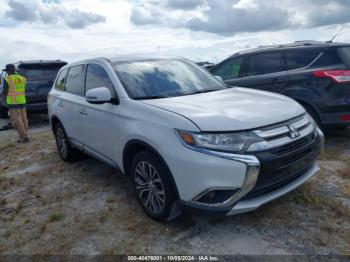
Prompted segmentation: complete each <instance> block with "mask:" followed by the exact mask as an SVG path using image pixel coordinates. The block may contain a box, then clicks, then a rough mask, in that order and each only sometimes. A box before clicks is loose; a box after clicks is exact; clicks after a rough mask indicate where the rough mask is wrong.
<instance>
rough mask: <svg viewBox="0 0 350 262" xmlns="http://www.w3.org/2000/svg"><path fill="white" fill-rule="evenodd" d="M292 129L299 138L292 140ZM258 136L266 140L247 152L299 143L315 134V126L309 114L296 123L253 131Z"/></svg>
mask: <svg viewBox="0 0 350 262" xmlns="http://www.w3.org/2000/svg"><path fill="white" fill-rule="evenodd" d="M291 128H294V130H296V131H297V132H298V134H299V136H298V137H296V138H294V139H292V138H291V137H290V132H291ZM252 132H253V133H254V134H256V135H257V136H259V137H261V138H263V139H264V141H261V142H258V143H254V144H252V145H250V146H249V147H248V149H247V152H255V151H263V150H269V149H272V148H275V147H279V146H283V145H285V144H288V143H291V142H295V141H298V140H299V139H302V138H304V137H306V136H307V135H309V134H311V133H312V132H315V124H314V123H313V122H312V120H311V119H310V118H309V116H308V115H307V114H304V115H303V116H301V117H300V118H297V119H295V120H294V121H291V122H287V123H283V124H281V126H274V127H270V128H264V129H261V130H253V131H252Z"/></svg>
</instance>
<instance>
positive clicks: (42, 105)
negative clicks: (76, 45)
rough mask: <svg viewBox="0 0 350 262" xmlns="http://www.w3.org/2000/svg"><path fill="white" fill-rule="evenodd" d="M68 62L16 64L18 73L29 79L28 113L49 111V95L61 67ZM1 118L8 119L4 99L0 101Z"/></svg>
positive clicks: (39, 61) (41, 61) (27, 94)
mask: <svg viewBox="0 0 350 262" xmlns="http://www.w3.org/2000/svg"><path fill="white" fill-rule="evenodd" d="M66 64H67V62H64V61H61V60H36V61H20V62H17V63H15V66H16V70H17V72H18V73H19V74H20V75H22V76H24V77H26V78H27V86H26V98H27V109H28V111H45V110H47V94H48V93H49V91H50V90H51V87H52V84H53V81H54V80H55V78H56V75H57V73H58V71H59V70H60V69H61V67H63V66H65V65H66ZM0 101H1V104H0V117H7V108H6V104H5V103H4V99H3V98H2V97H1V99H0Z"/></svg>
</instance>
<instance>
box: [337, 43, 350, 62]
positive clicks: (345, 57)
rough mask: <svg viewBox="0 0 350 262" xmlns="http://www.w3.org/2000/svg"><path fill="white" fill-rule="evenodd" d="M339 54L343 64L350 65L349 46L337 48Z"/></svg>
mask: <svg viewBox="0 0 350 262" xmlns="http://www.w3.org/2000/svg"><path fill="white" fill-rule="evenodd" d="M339 53H340V56H341V57H342V58H343V60H344V62H345V64H346V65H347V66H350V46H348V47H340V48H339Z"/></svg>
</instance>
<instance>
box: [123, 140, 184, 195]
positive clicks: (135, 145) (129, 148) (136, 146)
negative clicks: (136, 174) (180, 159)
mask: <svg viewBox="0 0 350 262" xmlns="http://www.w3.org/2000/svg"><path fill="white" fill-rule="evenodd" d="M141 151H149V152H151V153H152V154H154V155H155V156H156V157H157V158H158V159H159V160H160V162H161V163H162V165H163V166H164V168H166V169H167V171H168V173H169V175H170V177H169V178H170V182H171V185H172V187H173V189H174V192H175V195H176V198H177V199H180V198H179V192H178V190H177V186H176V183H175V180H174V177H173V175H172V173H171V170H170V168H169V166H168V164H167V163H166V161H165V160H164V158H163V157H162V156H161V154H160V153H159V152H158V151H157V150H156V149H155V148H154V147H153V146H151V145H149V144H148V143H146V142H144V141H142V140H138V139H133V140H130V141H129V142H128V143H127V144H126V145H125V147H124V150H123V155H122V156H123V171H124V174H125V175H126V176H130V168H131V164H132V161H133V158H134V157H135V155H136V154H137V153H139V152H141Z"/></svg>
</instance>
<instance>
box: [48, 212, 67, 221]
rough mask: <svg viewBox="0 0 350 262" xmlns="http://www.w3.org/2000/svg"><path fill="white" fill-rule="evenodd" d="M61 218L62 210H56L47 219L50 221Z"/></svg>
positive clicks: (62, 215) (62, 216)
mask: <svg viewBox="0 0 350 262" xmlns="http://www.w3.org/2000/svg"><path fill="white" fill-rule="evenodd" d="M63 218H64V214H63V213H62V212H57V213H53V214H51V216H50V218H49V221H50V222H55V221H60V220H62V219H63Z"/></svg>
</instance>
